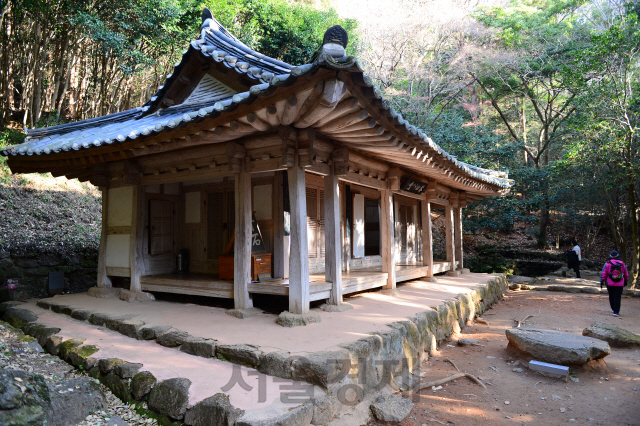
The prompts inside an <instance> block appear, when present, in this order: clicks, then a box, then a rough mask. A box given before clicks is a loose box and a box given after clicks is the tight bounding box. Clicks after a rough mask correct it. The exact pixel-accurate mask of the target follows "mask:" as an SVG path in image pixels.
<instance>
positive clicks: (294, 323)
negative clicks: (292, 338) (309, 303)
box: [276, 311, 322, 327]
mask: <svg viewBox="0 0 640 426" xmlns="http://www.w3.org/2000/svg"><path fill="white" fill-rule="evenodd" d="M321 321H322V320H321V319H320V315H318V314H317V313H316V312H309V313H306V314H292V313H291V312H289V311H284V312H283V313H281V314H280V315H278V320H277V321H276V322H277V323H278V324H279V325H281V326H283V327H301V326H303V325H309V324H312V323H314V322H321Z"/></svg>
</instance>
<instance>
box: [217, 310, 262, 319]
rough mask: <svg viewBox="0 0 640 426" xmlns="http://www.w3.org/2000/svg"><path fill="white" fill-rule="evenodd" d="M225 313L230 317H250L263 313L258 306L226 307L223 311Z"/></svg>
mask: <svg viewBox="0 0 640 426" xmlns="http://www.w3.org/2000/svg"><path fill="white" fill-rule="evenodd" d="M224 313H225V314H227V315H231V316H232V317H236V318H240V319H245V318H250V317H252V316H255V315H258V314H261V313H263V311H262V309H258V308H248V309H228V310H226V311H224Z"/></svg>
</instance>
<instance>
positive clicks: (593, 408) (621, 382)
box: [367, 291, 640, 426]
mask: <svg viewBox="0 0 640 426" xmlns="http://www.w3.org/2000/svg"><path fill="white" fill-rule="evenodd" d="M527 315H533V318H530V319H529V320H527V321H526V324H525V325H526V326H532V327H540V328H548V329H554V330H560V331H566V332H569V333H575V334H581V333H582V330H583V329H584V328H585V327H587V326H589V325H590V324H592V323H594V322H606V323H610V324H615V325H617V326H619V327H623V328H625V329H627V330H630V331H633V332H634V333H637V334H640V321H639V320H638V319H639V318H640V299H638V298H635V299H631V298H627V297H625V298H623V299H622V309H621V316H620V317H618V318H615V317H613V316H612V314H611V309H610V308H609V303H608V298H607V296H606V295H587V294H568V293H556V292H553V293H551V292H548V293H547V292H538V291H536V292H533V291H519V292H513V291H510V292H509V293H508V294H507V295H506V296H505V298H504V300H502V301H500V302H499V303H497V304H496V305H494V307H493V308H492V309H490V310H489V311H487V312H485V314H484V319H485V320H486V321H487V322H488V325H484V324H480V323H474V324H473V325H469V326H466V327H465V328H464V329H463V330H462V334H461V335H458V336H452V340H451V341H448V342H445V343H443V344H442V345H441V347H440V350H439V352H438V353H437V354H436V355H435V356H433V357H431V358H430V359H429V361H427V362H425V363H424V364H423V366H422V375H423V378H422V380H423V381H434V380H438V379H441V378H445V377H448V376H451V375H453V374H455V373H457V371H456V370H455V368H454V366H453V365H452V364H451V363H449V362H448V361H445V360H447V359H449V360H451V361H453V362H454V363H455V364H456V366H457V367H458V368H459V369H460V370H461V371H463V372H467V373H470V374H473V375H475V376H476V377H479V378H482V380H483V381H484V382H485V383H486V385H487V390H486V391H485V390H483V389H482V388H481V387H480V386H479V385H477V384H475V383H473V382H471V381H470V380H468V379H466V378H462V379H458V380H456V381H453V382H449V383H447V384H445V385H443V386H442V389H438V390H435V391H434V390H432V389H431V388H429V389H427V390H423V391H421V392H420V393H419V394H417V395H415V396H414V408H413V410H412V412H411V414H410V415H409V416H408V417H407V418H405V419H404V420H403V421H402V422H401V423H393V424H400V425H402V426H422V425H438V424H442V425H458V426H467V425H474V426H475V425H477V424H478V423H480V424H487V425H513V424H520V425H534V424H535V425H559V424H566V423H569V424H576V425H593V424H595V425H616V426H617V425H640V348H634V349H621V348H612V353H611V355H609V356H607V357H606V358H605V361H606V362H605V363H606V366H600V367H599V368H596V369H592V368H585V367H578V368H575V367H574V368H572V369H571V370H570V371H571V373H570V375H571V376H572V377H573V380H570V381H568V382H564V381H561V380H557V379H552V378H548V377H543V376H540V375H539V374H537V373H534V372H532V371H529V370H528V368H527V367H526V366H527V364H528V362H529V361H530V358H528V357H527V356H524V355H522V354H521V353H519V352H518V351H517V350H515V349H513V348H507V343H508V342H507V339H506V337H505V329H507V328H510V327H512V326H513V325H514V321H513V319H514V318H517V319H518V320H522V319H524V318H525V317H526V316H527ZM461 337H469V338H474V339H477V340H478V341H479V343H480V344H482V345H484V347H480V346H465V347H461V346H457V345H456V344H455V341H454V340H457V339H458V338H461ZM514 369H522V370H515V371H514ZM576 379H577V380H576ZM387 424H392V423H385V422H380V421H376V420H372V421H370V422H369V423H368V424H367V426H379V425H387Z"/></svg>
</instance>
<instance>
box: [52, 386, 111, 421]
mask: <svg viewBox="0 0 640 426" xmlns="http://www.w3.org/2000/svg"><path fill="white" fill-rule="evenodd" d="M49 388H50V395H51V412H50V414H49V423H48V424H50V425H69V426H71V425H77V424H79V423H80V422H82V421H83V420H84V419H85V418H86V417H87V416H88V415H89V414H91V413H93V412H94V411H98V410H103V409H105V408H106V407H107V400H106V398H105V396H104V393H103V392H102V389H100V385H99V384H98V383H97V382H96V381H94V380H93V379H90V378H89V377H78V378H75V379H69V380H65V381H62V382H60V383H57V384H55V385H50V386H49Z"/></svg>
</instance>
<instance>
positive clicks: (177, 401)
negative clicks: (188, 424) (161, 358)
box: [149, 377, 191, 420]
mask: <svg viewBox="0 0 640 426" xmlns="http://www.w3.org/2000/svg"><path fill="white" fill-rule="evenodd" d="M189 387H191V380H189V379H185V378H182V377H179V378H175V379H167V380H163V381H162V382H160V383H158V384H156V385H155V386H154V387H153V389H152V390H151V394H150V395H149V408H151V409H152V410H155V411H157V412H159V413H161V414H164V415H165V416H168V417H171V418H172V419H176V420H182V419H183V418H184V415H185V413H186V412H187V405H188V404H189Z"/></svg>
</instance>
